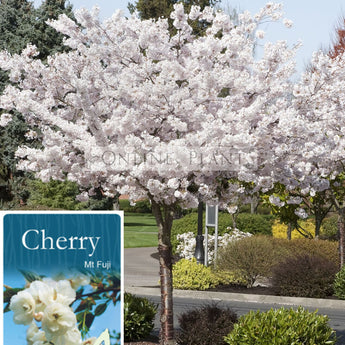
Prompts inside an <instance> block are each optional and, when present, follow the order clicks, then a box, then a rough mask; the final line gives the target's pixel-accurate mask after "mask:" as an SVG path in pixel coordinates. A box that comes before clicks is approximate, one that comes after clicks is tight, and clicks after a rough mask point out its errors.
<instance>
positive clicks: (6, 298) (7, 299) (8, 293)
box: [4, 288, 24, 303]
mask: <svg viewBox="0 0 345 345" xmlns="http://www.w3.org/2000/svg"><path fill="white" fill-rule="evenodd" d="M22 290H24V289H21V288H15V289H11V288H7V289H6V290H5V291H4V303H9V302H10V300H11V298H12V296H14V295H16V294H17V293H18V292H19V291H22Z"/></svg>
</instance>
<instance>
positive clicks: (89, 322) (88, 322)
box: [85, 313, 95, 329]
mask: <svg viewBox="0 0 345 345" xmlns="http://www.w3.org/2000/svg"><path fill="white" fill-rule="evenodd" d="M94 319H95V315H93V314H92V313H88V314H86V317H85V326H86V327H87V328H88V329H89V328H90V327H91V325H92V323H93V320H94Z"/></svg>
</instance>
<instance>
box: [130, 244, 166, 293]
mask: <svg viewBox="0 0 345 345" xmlns="http://www.w3.org/2000/svg"><path fill="white" fill-rule="evenodd" d="M124 257H125V258H124V259H125V260H124V261H125V264H124V266H125V279H124V280H125V282H124V285H125V290H126V289H127V288H133V287H137V288H143V287H158V284H159V261H158V251H157V248H126V249H125V252H124Z"/></svg>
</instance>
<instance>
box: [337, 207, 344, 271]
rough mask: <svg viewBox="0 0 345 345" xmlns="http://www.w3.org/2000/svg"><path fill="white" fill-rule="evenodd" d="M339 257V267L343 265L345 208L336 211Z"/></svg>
mask: <svg viewBox="0 0 345 345" xmlns="http://www.w3.org/2000/svg"><path fill="white" fill-rule="evenodd" d="M338 232H339V256H340V267H343V265H344V263H345V208H343V207H341V208H339V209H338Z"/></svg>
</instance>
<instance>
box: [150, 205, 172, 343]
mask: <svg viewBox="0 0 345 345" xmlns="http://www.w3.org/2000/svg"><path fill="white" fill-rule="evenodd" d="M173 211H174V208H173V207H172V206H167V205H159V204H157V203H156V202H155V201H154V200H152V212H153V215H154V216H155V218H156V222H157V226H158V253H159V272H160V273H159V274H160V286H161V315H160V323H161V329H160V345H172V344H175V341H174V317H173V316H174V314H173V296H172V292H173V284H172V283H173V281H172V279H173V277H172V248H171V241H170V236H171V227H172V222H173V215H174V212H173Z"/></svg>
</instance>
